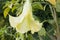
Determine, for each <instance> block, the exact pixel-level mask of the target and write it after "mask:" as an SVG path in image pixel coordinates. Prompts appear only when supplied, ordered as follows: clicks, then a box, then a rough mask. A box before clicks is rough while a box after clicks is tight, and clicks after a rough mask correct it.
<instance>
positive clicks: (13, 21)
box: [9, 0, 42, 34]
mask: <svg viewBox="0 0 60 40" xmlns="http://www.w3.org/2000/svg"><path fill="white" fill-rule="evenodd" d="M9 22H10V25H11V26H12V27H13V28H16V31H17V32H20V33H26V32H28V31H31V33H32V34H33V33H34V32H38V31H39V30H40V29H41V27H42V23H39V22H38V21H35V20H34V18H33V15H32V7H31V3H30V0H26V2H25V4H24V6H23V11H22V13H21V14H20V15H19V16H18V17H13V16H11V15H9Z"/></svg>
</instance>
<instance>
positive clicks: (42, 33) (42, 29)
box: [38, 27, 46, 36]
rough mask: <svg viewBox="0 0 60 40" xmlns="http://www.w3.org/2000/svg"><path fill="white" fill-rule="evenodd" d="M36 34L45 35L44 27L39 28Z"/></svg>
mask: <svg viewBox="0 0 60 40" xmlns="http://www.w3.org/2000/svg"><path fill="white" fill-rule="evenodd" d="M38 34H39V35H40V36H45V35H46V31H45V29H44V28H43V27H42V28H41V30H40V31H39V32H38Z"/></svg>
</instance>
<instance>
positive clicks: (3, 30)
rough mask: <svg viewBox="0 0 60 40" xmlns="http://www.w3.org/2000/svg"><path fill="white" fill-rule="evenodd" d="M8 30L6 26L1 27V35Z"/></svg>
mask: <svg viewBox="0 0 60 40" xmlns="http://www.w3.org/2000/svg"><path fill="white" fill-rule="evenodd" d="M5 30H6V27H5V26H4V27H3V28H1V29H0V35H2V34H3V33H4V32H5Z"/></svg>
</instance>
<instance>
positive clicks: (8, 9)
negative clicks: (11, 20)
mask: <svg viewBox="0 0 60 40" xmlns="http://www.w3.org/2000/svg"><path fill="white" fill-rule="evenodd" d="M9 11H10V8H6V9H5V10H4V13H3V15H4V18H6V16H7V15H8V13H9Z"/></svg>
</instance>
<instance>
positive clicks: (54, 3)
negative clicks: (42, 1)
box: [47, 0, 56, 6]
mask: <svg viewBox="0 0 60 40" xmlns="http://www.w3.org/2000/svg"><path fill="white" fill-rule="evenodd" d="M47 1H48V2H50V3H51V4H52V5H54V6H55V5H56V0H47Z"/></svg>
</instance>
